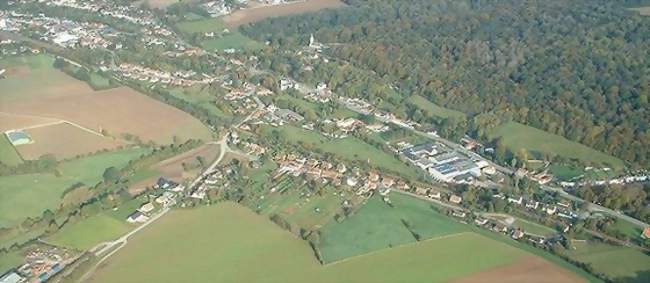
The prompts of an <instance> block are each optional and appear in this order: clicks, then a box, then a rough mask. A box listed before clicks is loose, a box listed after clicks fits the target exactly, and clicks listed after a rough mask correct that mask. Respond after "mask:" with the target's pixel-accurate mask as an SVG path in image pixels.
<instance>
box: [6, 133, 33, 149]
mask: <svg viewBox="0 0 650 283" xmlns="http://www.w3.org/2000/svg"><path fill="white" fill-rule="evenodd" d="M5 135H6V136H7V138H8V139H9V142H11V144H13V145H15V146H16V145H24V144H30V143H32V142H33V141H32V138H31V137H30V136H29V135H28V134H27V133H25V132H23V131H20V130H11V131H6V132H5Z"/></svg>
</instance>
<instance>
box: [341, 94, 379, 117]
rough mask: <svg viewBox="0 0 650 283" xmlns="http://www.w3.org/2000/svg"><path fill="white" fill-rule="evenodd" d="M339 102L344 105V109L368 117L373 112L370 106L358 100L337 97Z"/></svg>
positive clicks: (372, 107)
mask: <svg viewBox="0 0 650 283" xmlns="http://www.w3.org/2000/svg"><path fill="white" fill-rule="evenodd" d="M339 102H341V103H342V104H343V105H345V107H347V108H349V109H352V110H353V111H355V112H357V113H361V114H364V115H370V114H371V113H372V112H373V111H374V110H375V107H374V106H372V104H370V103H368V102H367V101H365V100H363V99H359V98H349V97H339Z"/></svg>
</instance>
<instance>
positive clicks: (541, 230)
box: [514, 218, 557, 236]
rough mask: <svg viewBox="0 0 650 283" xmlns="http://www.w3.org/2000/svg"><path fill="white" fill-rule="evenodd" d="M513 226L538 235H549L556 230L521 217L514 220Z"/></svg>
mask: <svg viewBox="0 0 650 283" xmlns="http://www.w3.org/2000/svg"><path fill="white" fill-rule="evenodd" d="M514 226H515V227H518V228H521V229H523V230H524V231H526V233H532V234H535V235H540V236H551V235H553V234H556V233H557V231H555V229H553V228H551V227H547V226H544V225H541V224H537V223H535V222H531V221H528V220H524V219H521V218H517V219H516V220H515V223H514Z"/></svg>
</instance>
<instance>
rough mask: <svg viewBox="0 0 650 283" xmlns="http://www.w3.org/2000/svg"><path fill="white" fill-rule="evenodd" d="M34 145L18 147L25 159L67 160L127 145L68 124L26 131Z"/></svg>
mask: <svg viewBox="0 0 650 283" xmlns="http://www.w3.org/2000/svg"><path fill="white" fill-rule="evenodd" d="M25 132H26V133H27V134H29V135H30V136H31V138H32V140H34V142H33V143H30V144H25V145H20V146H17V147H16V149H17V150H18V152H20V155H21V156H23V158H24V159H28V160H35V159H38V158H39V157H41V156H42V155H45V154H53V155H54V156H55V157H56V158H57V159H66V158H71V157H75V156H78V155H82V154H86V153H93V152H97V151H100V150H104V149H105V150H111V149H115V148H117V147H119V146H124V145H126V143H125V142H122V141H120V140H116V139H114V138H109V137H104V136H101V135H99V134H96V133H93V132H88V131H86V130H84V129H81V128H79V127H76V126H73V125H71V124H68V123H58V124H55V125H50V126H44V127H38V128H32V129H29V130H26V131H25Z"/></svg>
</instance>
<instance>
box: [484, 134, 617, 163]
mask: <svg viewBox="0 0 650 283" xmlns="http://www.w3.org/2000/svg"><path fill="white" fill-rule="evenodd" d="M498 137H501V138H502V139H503V141H504V142H505V145H506V146H507V147H508V148H509V149H510V150H511V151H512V152H517V151H518V150H519V149H521V148H525V149H527V150H528V151H529V152H541V153H548V154H552V155H559V156H562V157H564V158H575V159H579V160H581V161H583V162H587V163H596V164H603V165H607V166H611V167H614V168H619V169H620V168H623V166H624V164H623V161H621V160H620V159H618V158H616V157H613V156H611V155H608V154H605V153H602V152H600V151H597V150H595V149H593V148H590V147H587V146H585V145H582V144H579V143H577V142H573V141H570V140H567V139H565V138H564V137H561V136H558V135H555V134H551V133H548V132H545V131H542V130H539V129H536V128H533V127H529V126H526V125H523V124H519V123H516V122H508V123H505V124H503V125H501V126H499V127H497V128H495V129H493V130H492V132H491V133H490V134H489V138H490V139H494V138H498Z"/></svg>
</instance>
